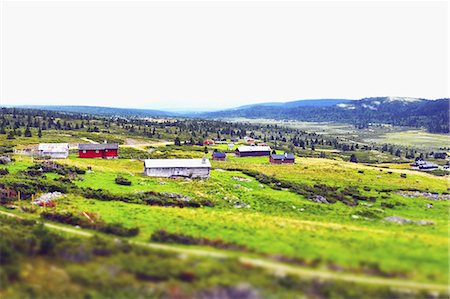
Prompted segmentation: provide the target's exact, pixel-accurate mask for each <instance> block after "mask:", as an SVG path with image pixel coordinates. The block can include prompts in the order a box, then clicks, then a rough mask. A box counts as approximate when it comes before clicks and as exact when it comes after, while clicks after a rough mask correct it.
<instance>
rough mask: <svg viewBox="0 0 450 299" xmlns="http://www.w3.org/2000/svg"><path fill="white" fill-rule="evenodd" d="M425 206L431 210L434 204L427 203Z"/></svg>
mask: <svg viewBox="0 0 450 299" xmlns="http://www.w3.org/2000/svg"><path fill="white" fill-rule="evenodd" d="M425 206H426V207H427V208H429V209H431V208H432V207H433V204H431V203H427V204H426V205H425Z"/></svg>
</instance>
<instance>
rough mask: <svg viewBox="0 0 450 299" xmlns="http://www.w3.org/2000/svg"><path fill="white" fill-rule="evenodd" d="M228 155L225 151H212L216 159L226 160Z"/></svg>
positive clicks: (213, 157)
mask: <svg viewBox="0 0 450 299" xmlns="http://www.w3.org/2000/svg"><path fill="white" fill-rule="evenodd" d="M226 157H227V155H226V154H225V153H224V152H219V151H214V152H213V153H212V159H213V160H214V161H225V158H226Z"/></svg>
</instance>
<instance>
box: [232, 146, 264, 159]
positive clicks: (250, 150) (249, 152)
mask: <svg viewBox="0 0 450 299" xmlns="http://www.w3.org/2000/svg"><path fill="white" fill-rule="evenodd" d="M270 151H271V148H270V146H256V145H255V146H240V147H238V148H237V149H236V151H235V154H236V156H238V157H259V156H270Z"/></svg>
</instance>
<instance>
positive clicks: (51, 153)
mask: <svg viewBox="0 0 450 299" xmlns="http://www.w3.org/2000/svg"><path fill="white" fill-rule="evenodd" d="M38 155H39V156H41V157H46V156H47V157H50V158H52V159H65V158H67V157H68V156H69V144H68V143H39V145H38Z"/></svg>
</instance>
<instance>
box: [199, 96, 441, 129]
mask: <svg viewBox="0 0 450 299" xmlns="http://www.w3.org/2000/svg"><path fill="white" fill-rule="evenodd" d="M202 116H203V117H212V118H231V117H246V118H268V119H283V120H284V119H291V120H300V121H335V122H345V123H351V124H354V125H355V126H358V127H360V128H364V127H367V125H368V124H369V123H387V124H392V125H398V126H411V127H423V128H426V129H427V130H428V131H429V132H432V133H448V132H449V126H448V121H449V99H438V100H427V99H419V98H407V97H374V98H364V99H360V100H345V99H343V100H333V99H328V100H307V101H306V102H305V103H302V101H294V102H287V103H281V104H278V103H274V104H272V103H265V104H256V105H250V106H243V107H238V108H236V109H228V110H222V111H216V112H210V113H204V114H202Z"/></svg>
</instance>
